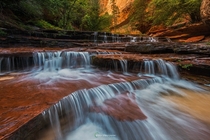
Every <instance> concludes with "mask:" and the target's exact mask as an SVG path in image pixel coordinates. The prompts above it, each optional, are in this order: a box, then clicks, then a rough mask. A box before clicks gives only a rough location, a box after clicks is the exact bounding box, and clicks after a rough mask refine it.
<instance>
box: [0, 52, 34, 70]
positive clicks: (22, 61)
mask: <svg viewBox="0 0 210 140" xmlns="http://www.w3.org/2000/svg"><path fill="white" fill-rule="evenodd" d="M31 65H33V64H31V58H30V57H14V56H12V57H1V58H0V74H8V73H11V72H15V71H24V70H29V68H30V66H31Z"/></svg>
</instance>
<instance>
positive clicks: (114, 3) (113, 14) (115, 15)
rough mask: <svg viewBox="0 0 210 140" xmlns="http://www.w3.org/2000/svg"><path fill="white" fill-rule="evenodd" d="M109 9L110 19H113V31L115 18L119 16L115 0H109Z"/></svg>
mask: <svg viewBox="0 0 210 140" xmlns="http://www.w3.org/2000/svg"><path fill="white" fill-rule="evenodd" d="M111 9H112V20H113V27H114V32H115V30H116V29H115V26H116V25H117V18H118V17H119V14H120V10H119V8H118V6H117V5H116V2H115V0H111Z"/></svg>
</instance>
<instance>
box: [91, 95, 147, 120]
mask: <svg viewBox="0 0 210 140" xmlns="http://www.w3.org/2000/svg"><path fill="white" fill-rule="evenodd" d="M90 110H91V111H92V112H97V113H104V114H107V115H109V116H112V117H114V118H115V119H117V120H119V121H135V120H144V119H146V118H147V117H146V116H145V115H144V113H143V112H142V111H141V109H140V108H139V106H138V104H137V103H136V101H135V96H134V95H131V94H121V95H117V96H116V97H114V98H111V99H106V100H105V101H104V102H103V104H102V105H100V106H94V107H92V108H91V109H90Z"/></svg>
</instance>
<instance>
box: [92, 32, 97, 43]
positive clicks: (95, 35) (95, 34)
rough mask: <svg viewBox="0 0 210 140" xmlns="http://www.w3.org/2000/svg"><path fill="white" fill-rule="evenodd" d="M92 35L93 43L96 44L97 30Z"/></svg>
mask: <svg viewBox="0 0 210 140" xmlns="http://www.w3.org/2000/svg"><path fill="white" fill-rule="evenodd" d="M93 35H94V37H93V38H94V39H93V40H94V43H95V44H97V42H98V32H94V33H93Z"/></svg>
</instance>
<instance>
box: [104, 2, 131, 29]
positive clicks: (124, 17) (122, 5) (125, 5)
mask: <svg viewBox="0 0 210 140" xmlns="http://www.w3.org/2000/svg"><path fill="white" fill-rule="evenodd" d="M133 1H134V0H115V2H116V6H117V7H118V8H119V17H118V18H117V25H115V26H117V28H120V27H122V26H124V25H126V24H127V23H128V21H129V18H128V16H129V14H130V12H131V9H132V3H133ZM111 7H112V3H111V0H100V8H101V14H105V13H106V12H107V13H109V14H110V15H111V14H112V8H111ZM112 26H113V25H112ZM113 28H114V27H113Z"/></svg>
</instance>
